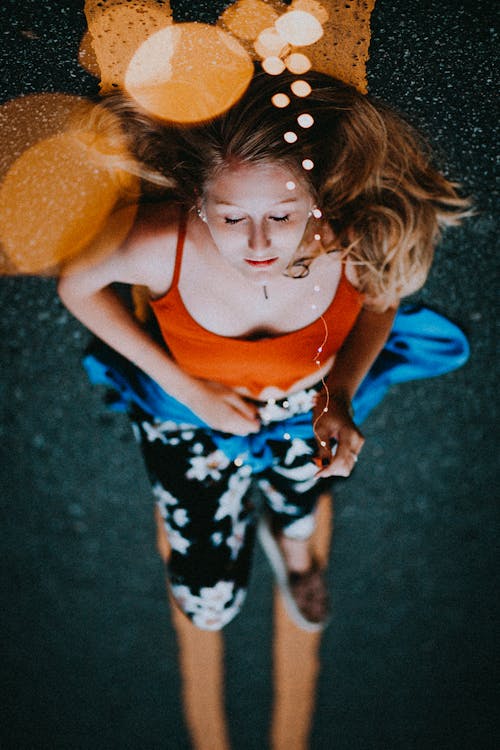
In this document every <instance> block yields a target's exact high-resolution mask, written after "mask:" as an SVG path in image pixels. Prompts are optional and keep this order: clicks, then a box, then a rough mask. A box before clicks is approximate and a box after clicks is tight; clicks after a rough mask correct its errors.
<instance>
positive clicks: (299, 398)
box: [245, 380, 324, 425]
mask: <svg viewBox="0 0 500 750" xmlns="http://www.w3.org/2000/svg"><path fill="white" fill-rule="evenodd" d="M323 388H324V385H323V381H322V380H320V381H319V382H316V383H315V384H314V385H312V386H310V387H308V388H301V389H300V390H297V391H294V392H293V393H290V394H289V395H287V396H285V397H284V398H268V399H266V400H264V399H258V398H252V397H249V396H245V400H246V401H248V402H250V403H252V404H255V405H256V406H257V412H258V415H259V418H260V420H261V422H262V424H264V425H266V424H269V423H270V422H281V421H283V420H285V419H289V418H290V417H294V416H295V415H296V414H305V413H306V412H309V411H311V409H312V408H313V406H314V403H315V400H316V396H317V394H318V393H319V392H320V391H321V390H322V389H323Z"/></svg>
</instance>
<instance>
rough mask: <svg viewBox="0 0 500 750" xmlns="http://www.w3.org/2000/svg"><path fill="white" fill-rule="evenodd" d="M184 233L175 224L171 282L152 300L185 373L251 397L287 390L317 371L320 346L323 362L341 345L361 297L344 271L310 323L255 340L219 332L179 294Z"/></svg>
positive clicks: (350, 326) (158, 319)
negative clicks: (329, 298)
mask: <svg viewBox="0 0 500 750" xmlns="http://www.w3.org/2000/svg"><path fill="white" fill-rule="evenodd" d="M185 237H186V221H185V220H184V221H182V222H181V226H180V228H179V235H178V239H177V248H176V258H175V268H174V276H173V279H172V285H171V287H170V289H169V290H168V292H166V294H164V295H163V297H160V298H159V299H156V300H151V301H150V305H151V307H152V309H153V312H154V314H155V316H156V319H157V321H158V325H159V326H160V330H161V333H162V336H163V339H164V341H165V343H166V345H167V347H168V349H169V351H170V353H171V355H172V356H173V358H174V359H175V361H176V362H177V364H178V365H179V367H181V368H182V369H183V370H184V372H187V373H189V374H190V375H192V376H193V377H197V378H203V379H205V380H213V381H216V382H218V383H222V384H223V385H227V386H229V387H231V388H234V387H242V386H244V387H246V388H248V390H249V391H250V392H251V393H252V394H253V395H255V396H258V395H259V394H260V393H261V391H262V390H263V389H264V388H266V387H269V386H274V387H276V388H279V389H280V390H282V391H285V392H286V391H289V389H290V388H291V387H292V385H293V384H294V383H296V382H298V381H299V380H302V379H303V378H305V377H307V376H308V375H311V373H313V372H314V371H315V370H316V369H317V368H316V364H315V361H316V358H317V350H318V347H320V346H321V345H322V344H323V350H322V354H321V358H322V360H323V361H324V362H325V361H326V360H327V359H329V358H330V357H331V356H332V355H334V354H335V353H336V352H337V351H338V350H339V349H340V347H341V346H342V344H343V343H344V341H345V339H346V337H347V335H348V333H349V331H350V330H351V328H352V327H353V325H354V322H355V321H356V318H357V316H358V315H359V312H360V310H361V307H362V304H363V295H362V294H361V293H360V292H358V290H357V289H356V288H355V287H354V286H352V284H351V283H350V282H349V281H348V279H347V278H346V276H345V273H344V271H342V275H341V277H340V281H339V285H338V288H337V292H336V294H335V297H334V298H333V300H332V302H331V303H330V305H329V307H328V309H327V310H326V311H325V312H324V313H323V315H322V316H321V317H320V318H318V319H317V320H315V321H313V322H312V323H310V324H309V325H307V326H304V327H303V328H299V329H298V330H297V331H290V332H288V333H282V334H278V335H277V336H270V337H266V338H260V339H256V340H249V339H245V338H230V337H228V336H220V335H219V334H216V333H212V332H211V331H208V330H207V329H206V328H203V326H201V325H200V324H199V323H197V322H196V321H195V320H194V319H193V318H192V317H191V315H190V314H189V312H188V310H187V309H186V306H185V305H184V302H183V301H182V297H181V295H180V293H179V288H178V285H179V277H180V273H181V265H182V255H183V250H184V240H185ZM323 321H324V323H325V325H326V329H325V325H324V324H323ZM325 330H327V331H328V335H327V338H326V341H324V339H325ZM323 342H324V343H323Z"/></svg>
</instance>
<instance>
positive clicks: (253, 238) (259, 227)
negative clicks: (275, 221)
mask: <svg viewBox="0 0 500 750" xmlns="http://www.w3.org/2000/svg"><path fill="white" fill-rule="evenodd" d="M248 247H249V248H250V250H253V251H254V252H256V253H258V252H260V251H263V250H268V249H269V248H270V247H271V239H270V237H269V235H268V233H267V231H266V227H265V226H264V224H263V223H262V224H259V223H257V222H252V223H251V225H250V228H249V232H248Z"/></svg>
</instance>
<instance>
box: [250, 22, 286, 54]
mask: <svg viewBox="0 0 500 750" xmlns="http://www.w3.org/2000/svg"><path fill="white" fill-rule="evenodd" d="M254 49H255V51H256V53H257V54H258V55H259V57H262V58H266V57H280V55H284V54H286V52H288V50H289V49H290V48H289V46H288V43H287V41H286V40H285V39H283V37H282V36H280V34H278V32H277V31H276V29H275V28H272V27H271V28H268V29H264V31H262V32H261V33H260V34H259V36H258V37H257V39H256V40H255V44H254Z"/></svg>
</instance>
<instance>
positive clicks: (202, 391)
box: [186, 380, 261, 435]
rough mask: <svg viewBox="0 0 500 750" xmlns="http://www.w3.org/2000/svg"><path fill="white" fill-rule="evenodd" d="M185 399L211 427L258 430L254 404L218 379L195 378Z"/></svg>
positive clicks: (241, 432)
mask: <svg viewBox="0 0 500 750" xmlns="http://www.w3.org/2000/svg"><path fill="white" fill-rule="evenodd" d="M186 403H187V405H188V406H189V408H190V409H192V410H193V411H194V412H195V414H197V415H198V416H199V417H201V419H203V421H204V422H206V423H207V424H208V425H209V426H210V427H212V428H213V429H214V430H219V431H220V432H229V433H231V434H233V435H248V434H249V433H251V432H258V431H259V430H260V426H261V424H260V420H259V418H258V413H257V407H256V406H255V405H254V404H251V403H249V402H248V401H245V399H244V398H243V396H240V394H239V393H237V392H236V391H234V390H233V389H232V388H228V387H227V386H225V385H221V383H214V382H212V381H208V380H198V381H197V382H196V388H195V391H194V393H193V395H192V396H190V397H189V398H188V399H186Z"/></svg>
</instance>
